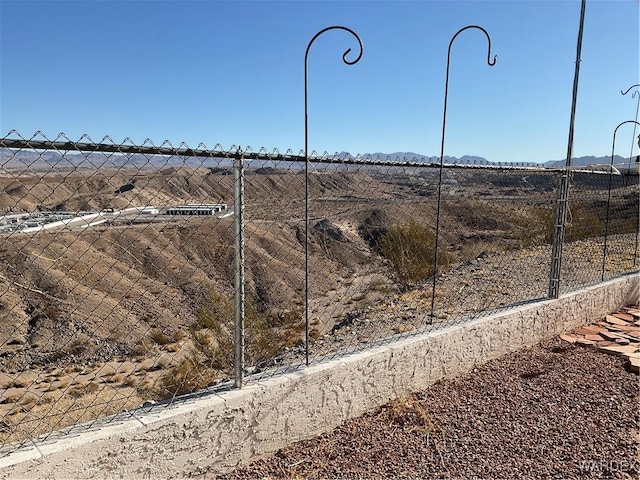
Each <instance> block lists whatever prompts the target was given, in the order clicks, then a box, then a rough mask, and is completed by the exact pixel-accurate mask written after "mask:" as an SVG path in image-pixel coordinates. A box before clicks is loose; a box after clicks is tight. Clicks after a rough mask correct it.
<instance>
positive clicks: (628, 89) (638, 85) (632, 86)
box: [620, 83, 640, 97]
mask: <svg viewBox="0 0 640 480" xmlns="http://www.w3.org/2000/svg"><path fill="white" fill-rule="evenodd" d="M635 87H640V83H636V84H635V85H631V86H630V87H629V88H627V91H626V92H623V91H622V90H620V93H621V94H622V95H626V94H627V93H629V92H630V91H631V89H632V88H635ZM636 93H637V92H633V95H631V96H632V97H635V96H636Z"/></svg>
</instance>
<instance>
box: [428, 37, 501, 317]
mask: <svg viewBox="0 0 640 480" xmlns="http://www.w3.org/2000/svg"><path fill="white" fill-rule="evenodd" d="M472 28H474V29H477V30H480V31H481V32H482V33H484V34H485V36H486V37H487V42H488V48H487V64H488V65H489V66H490V67H493V66H494V65H495V64H496V60H497V59H498V56H497V55H494V56H493V59H492V58H491V37H490V36H489V34H488V33H487V31H486V30H485V29H484V28H482V27H480V26H478V25H467V26H466V27H463V28H461V29H460V30H458V31H457V32H456V33H455V35H454V36H453V37H452V38H451V41H450V42H449V49H448V51H447V75H446V78H445V82H444V109H443V114H442V141H441V143H440V177H439V181H438V207H437V210H436V238H435V246H434V248H435V253H434V258H433V291H432V293H431V316H430V321H429V323H431V322H433V315H434V312H433V311H434V305H435V298H436V278H437V276H438V247H439V237H440V235H439V234H440V204H441V198H442V171H443V163H444V136H445V129H446V124H447V99H448V97H449V66H450V64H451V47H452V46H453V42H454V41H455V39H456V38H457V37H458V35H460V34H461V33H462V32H464V31H465V30H469V29H472Z"/></svg>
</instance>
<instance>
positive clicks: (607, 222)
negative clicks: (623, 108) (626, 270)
mask: <svg viewBox="0 0 640 480" xmlns="http://www.w3.org/2000/svg"><path fill="white" fill-rule="evenodd" d="M631 88H633V87H631ZM628 91H629V90H627V92H628ZM623 95H624V94H623ZM627 123H633V124H634V130H635V126H640V123H638V122H637V121H635V120H625V121H624V122H621V123H619V124H618V126H617V127H616V128H615V130H614V131H613V142H612V145H611V164H610V165H609V194H608V196H607V216H606V220H605V223H604V247H603V253H602V281H603V282H604V274H605V268H606V264H607V236H608V234H609V209H610V205H611V183H612V181H611V180H612V177H613V156H614V152H615V150H616V134H617V133H618V129H619V128H620V127H621V126H623V125H626V124H627ZM636 256H637V252H636V255H634V261H635V257H636Z"/></svg>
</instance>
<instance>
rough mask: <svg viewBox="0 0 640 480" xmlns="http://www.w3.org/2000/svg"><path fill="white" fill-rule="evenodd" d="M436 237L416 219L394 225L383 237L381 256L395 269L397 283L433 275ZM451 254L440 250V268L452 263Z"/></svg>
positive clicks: (405, 284) (413, 281) (380, 248)
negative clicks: (450, 261)
mask: <svg viewBox="0 0 640 480" xmlns="http://www.w3.org/2000/svg"><path fill="white" fill-rule="evenodd" d="M435 243H436V242H435V234H434V233H433V232H432V231H431V228H429V227H428V226H426V225H422V224H420V223H418V222H416V221H415V220H410V221H409V222H408V223H406V224H402V225H391V226H390V227H389V228H388V229H387V231H386V233H385V234H384V235H383V236H382V237H381V238H380V241H379V248H378V251H379V253H380V254H381V255H382V256H383V257H384V258H386V259H387V260H388V261H389V262H390V264H391V267H392V268H393V271H394V273H395V276H396V277H397V279H398V281H399V282H400V283H401V284H402V285H404V286H409V285H411V284H415V283H418V282H420V281H423V280H426V279H427V278H428V277H431V276H433V274H434V265H433V260H434V258H433V257H434V249H435ZM449 260H450V259H449V254H447V253H446V252H444V250H442V251H441V254H440V256H439V265H440V266H445V265H447V264H448V263H449Z"/></svg>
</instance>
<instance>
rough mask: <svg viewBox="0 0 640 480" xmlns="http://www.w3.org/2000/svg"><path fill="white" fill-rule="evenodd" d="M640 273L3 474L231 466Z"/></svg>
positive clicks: (277, 381)
mask: <svg viewBox="0 0 640 480" xmlns="http://www.w3.org/2000/svg"><path fill="white" fill-rule="evenodd" d="M639 297H640V276H639V275H637V274H636V275H633V276H627V277H623V278H620V279H616V280H612V281H609V282H607V283H603V284H600V285H597V286H594V287H589V288H586V289H584V290H580V291H578V292H574V293H571V294H567V295H563V296H562V297H560V298H559V299H557V300H547V301H543V302H538V303H533V304H529V305H525V306H522V307H518V308H514V309H509V310H507V311H504V312H501V313H498V314H495V315H491V316H487V317H484V318H480V319H476V320H473V321H470V322H468V323H465V324H461V325H454V326H450V327H447V328H445V329H442V330H438V331H436V332H430V333H425V334H421V335H416V336H412V337H410V338H404V339H400V340H397V341H393V342H390V343H388V344H386V345H384V346H378V347H374V348H371V349H369V350H366V351H364V352H361V353H357V354H354V355H350V356H347V357H343V358H340V359H336V360H332V361H329V362H326V363H322V364H318V365H314V366H311V367H309V368H306V369H302V370H299V371H296V372H293V373H289V374H285V375H281V376H278V377H273V378H270V379H266V380H263V381H260V382H259V383H255V384H250V385H249V386H247V387H245V388H243V389H242V390H230V391H226V392H218V393H215V394H209V395H201V396H200V398H193V399H190V400H186V401H183V402H179V403H177V404H176V405H173V406H171V407H169V408H164V409H157V411H156V412H154V411H153V409H152V410H150V411H142V410H141V411H139V412H136V413H135V415H134V417H133V418H131V417H129V418H126V419H124V420H122V421H120V422H117V421H112V422H106V421H105V422H104V426H102V427H101V428H100V429H95V428H94V429H92V430H90V431H87V432H84V433H80V434H78V435H75V436H67V437H64V436H58V439H57V440H56V441H53V440H52V439H49V440H47V441H46V442H37V441H35V442H33V443H32V444H31V445H29V446H26V447H24V448H22V449H20V450H18V451H15V452H12V453H9V454H5V455H4V457H3V458H1V459H0V478H153V479H160V478H183V477H187V476H191V475H195V476H197V475H198V474H199V473H203V472H205V471H206V472H209V473H210V474H213V473H214V472H224V471H228V470H230V469H232V468H233V467H234V466H236V465H239V464H244V463H247V462H249V461H250V460H252V459H256V458H258V457H260V456H262V455H266V454H269V453H272V452H275V451H276V450H277V449H279V448H281V447H283V446H285V445H287V444H290V443H292V442H295V441H298V440H302V439H305V438H309V437H312V436H315V435H317V434H319V433H321V432H324V431H327V430H330V429H332V428H333V427H335V426H337V425H338V424H340V423H341V422H343V421H344V420H346V419H348V418H350V417H354V416H358V415H360V414H362V413H364V412H366V411H368V410H371V409H374V408H376V407H377V406H379V405H382V404H384V403H386V402H388V401H389V400H391V399H393V398H396V397H398V396H402V395H406V394H408V393H410V392H412V391H416V390H419V389H423V388H425V387H426V386H428V385H430V384H432V383H433V382H435V381H436V380H439V379H442V378H447V377H452V376H455V375H458V374H460V373H462V372H465V371H467V370H469V369H471V368H473V367H474V366H475V365H478V364H481V363H484V362H486V361H488V360H490V359H492V358H496V357H499V356H501V355H504V354H506V353H508V352H512V351H515V350H518V349H521V348H523V347H526V346H531V345H534V344H536V343H538V342H540V341H541V340H543V339H546V338H549V337H552V336H554V335H557V334H559V333H562V332H566V331H568V330H571V329H573V328H574V327H577V326H580V325H584V324H587V323H590V322H592V321H594V320H596V319H597V318H598V317H600V316H602V315H604V314H606V313H610V312H612V311H615V310H617V309H619V308H620V307H622V306H625V305H628V304H632V303H638V300H639Z"/></svg>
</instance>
